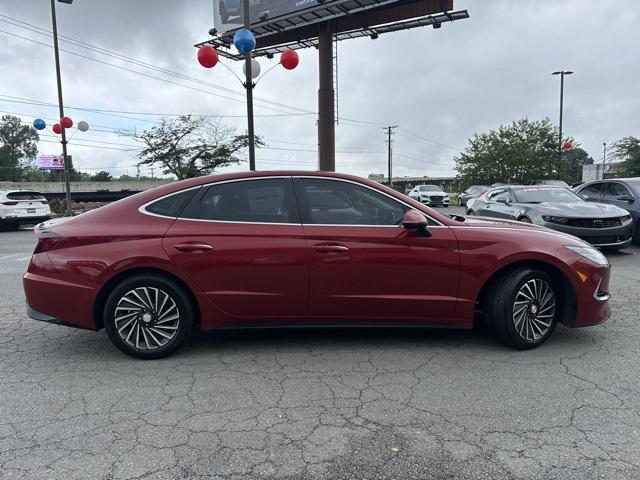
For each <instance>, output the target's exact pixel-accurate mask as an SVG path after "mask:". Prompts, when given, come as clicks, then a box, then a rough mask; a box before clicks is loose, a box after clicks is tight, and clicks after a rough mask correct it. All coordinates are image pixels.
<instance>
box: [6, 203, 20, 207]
mask: <svg viewBox="0 0 640 480" xmlns="http://www.w3.org/2000/svg"><path fill="white" fill-rule="evenodd" d="M17 204H18V202H2V205H7V206H8V207H13V206H15V205H17Z"/></svg>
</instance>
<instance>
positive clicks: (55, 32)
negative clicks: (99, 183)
mask: <svg viewBox="0 0 640 480" xmlns="http://www.w3.org/2000/svg"><path fill="white" fill-rule="evenodd" d="M58 1H59V2H62V3H67V4H71V3H72V2H73V0H58ZM51 22H52V24H53V53H54V56H55V58H56V78H57V81H58V107H59V109H60V119H62V118H63V117H64V105H63V102H62V79H61V77H60V51H59V49H58V23H57V21H56V0H51ZM65 130H66V129H65V128H62V160H63V164H64V183H65V190H66V198H67V216H68V217H70V216H71V185H70V183H69V158H68V157H67V135H66V132H65Z"/></svg>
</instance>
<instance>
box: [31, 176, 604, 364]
mask: <svg viewBox="0 0 640 480" xmlns="http://www.w3.org/2000/svg"><path fill="white" fill-rule="evenodd" d="M35 233H36V236H37V237H38V245H37V247H36V249H35V251H34V254H33V257H32V259H31V263H30V264H29V269H28V272H27V273H26V274H25V276H24V289H25V293H26V298H27V308H28V314H29V316H30V317H31V318H33V319H36V320H42V321H47V322H52V323H58V324H64V325H70V326H75V327H80V328H86V329H91V330H99V329H101V328H103V327H104V328H105V329H106V331H107V333H108V335H109V337H110V338H111V340H112V341H113V343H114V344H115V345H116V346H117V347H118V348H119V349H121V350H122V351H124V352H126V353H128V354H130V355H133V356H136V357H141V358H159V357H163V356H165V355H168V354H169V353H171V352H172V351H174V350H175V349H176V348H178V346H179V345H180V344H182V343H183V342H184V340H185V339H186V338H187V337H189V335H190V334H191V333H192V331H193V330H195V329H202V330H208V329H222V328H242V327H255V326H260V327H268V326H274V325H296V326H300V325H319V324H323V325H368V326H371V325H375V326H382V325H384V326H390V325H421V326H449V327H459V328H471V327H472V326H473V324H474V315H475V314H476V312H478V311H482V312H483V318H484V319H485V321H486V322H487V323H488V325H489V327H490V329H491V331H492V332H493V333H494V334H495V336H496V337H497V338H498V339H499V340H501V341H502V342H503V343H505V344H507V345H509V346H511V347H514V348H518V349H525V348H531V347H535V346H537V345H540V344H541V343H542V342H544V341H545V340H546V339H547V338H548V337H549V335H551V333H552V331H553V329H554V328H555V326H556V323H557V322H561V323H564V324H565V325H567V326H570V327H581V326H587V325H595V324H598V323H601V322H603V321H605V320H606V319H607V318H608V317H609V312H610V307H609V304H608V299H609V294H608V286H609V264H608V262H607V260H606V258H605V257H604V256H602V254H601V253H600V252H598V251H597V250H595V249H593V248H592V247H591V246H589V245H588V244H586V243H584V242H582V241H581V240H579V239H577V238H575V237H571V236H568V235H564V234H561V233H558V232H554V231H551V230H548V229H545V228H543V227H538V226H535V225H527V224H522V223H518V222H511V221H496V220H489V219H481V218H473V219H471V218H467V219H465V218H463V217H457V216H452V217H449V216H446V215H443V214H440V213H438V212H437V211H435V210H432V209H430V208H429V207H426V206H424V205H422V204H420V203H419V202H416V201H414V200H411V199H410V198H408V197H406V196H404V195H402V194H400V193H398V192H396V191H394V190H392V189H390V188H387V187H385V186H383V185H380V184H378V183H374V182H371V181H368V180H364V179H361V178H358V177H353V176H349V175H341V174H333V173H322V172H321V173H310V172H264V173H255V172H254V173H236V174H230V175H219V176H210V177H201V178H195V179H191V180H186V181H182V182H177V183H173V184H170V185H166V186H163V187H160V188H156V189H153V190H149V191H147V192H144V193H140V194H138V195H135V196H132V197H129V198H126V199H124V200H121V201H119V202H116V203H113V204H111V205H108V206H105V207H103V208H100V209H98V210H94V211H91V212H88V213H85V214H82V215H80V216H78V217H75V218H73V219H70V220H66V221H60V222H57V223H56V221H55V220H54V221H50V222H45V223H42V224H40V225H39V226H38V227H37V228H36V230H35Z"/></svg>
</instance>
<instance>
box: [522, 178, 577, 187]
mask: <svg viewBox="0 0 640 480" xmlns="http://www.w3.org/2000/svg"><path fill="white" fill-rule="evenodd" d="M524 184H525V185H553V186H555V187H564V188H569V184H568V183H567V182H565V181H564V180H552V179H548V178H546V179H542V180H529V181H528V182H524Z"/></svg>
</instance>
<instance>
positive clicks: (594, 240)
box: [542, 222, 633, 247]
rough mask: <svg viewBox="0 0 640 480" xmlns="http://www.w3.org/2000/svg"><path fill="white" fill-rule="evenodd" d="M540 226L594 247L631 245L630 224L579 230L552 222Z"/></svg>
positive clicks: (631, 228) (631, 229) (631, 226)
mask: <svg viewBox="0 0 640 480" xmlns="http://www.w3.org/2000/svg"><path fill="white" fill-rule="evenodd" d="M542 225H543V226H545V227H547V228H550V229H552V230H555V231H557V232H562V233H567V234H569V235H573V236H574V237H578V238H580V239H581V240H584V241H585V242H588V243H590V244H591V245H593V246H594V247H623V246H625V245H629V244H630V243H631V236H632V234H633V225H632V223H631V222H629V223H628V224H626V225H621V226H619V227H611V228H579V227H571V226H567V225H562V224H561V223H554V222H543V223H542Z"/></svg>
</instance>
